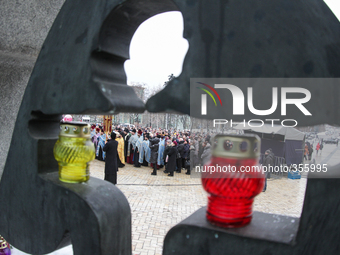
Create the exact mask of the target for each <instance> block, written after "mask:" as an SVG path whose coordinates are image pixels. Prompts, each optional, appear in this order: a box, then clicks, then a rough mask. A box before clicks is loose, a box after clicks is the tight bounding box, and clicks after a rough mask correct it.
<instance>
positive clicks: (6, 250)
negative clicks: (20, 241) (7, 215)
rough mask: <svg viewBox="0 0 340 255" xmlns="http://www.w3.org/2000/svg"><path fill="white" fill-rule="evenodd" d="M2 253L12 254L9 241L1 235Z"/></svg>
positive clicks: (5, 254)
mask: <svg viewBox="0 0 340 255" xmlns="http://www.w3.org/2000/svg"><path fill="white" fill-rule="evenodd" d="M0 255H11V249H10V246H9V243H7V242H6V240H5V239H4V238H3V237H2V236H0Z"/></svg>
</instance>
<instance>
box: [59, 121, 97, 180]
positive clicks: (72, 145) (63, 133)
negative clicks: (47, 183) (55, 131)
mask: <svg viewBox="0 0 340 255" xmlns="http://www.w3.org/2000/svg"><path fill="white" fill-rule="evenodd" d="M53 154H54V158H55V159H56V160H57V161H58V165H59V179H60V180H61V181H63V182H70V183H79V182H86V181H88V180H89V178H90V171H89V162H90V161H92V160H94V158H95V150H94V146H93V143H92V142H91V139H90V125H89V124H86V123H81V122H78V123H77V122H65V123H62V124H61V125H60V133H59V139H58V141H57V142H56V144H55V145H54V148H53Z"/></svg>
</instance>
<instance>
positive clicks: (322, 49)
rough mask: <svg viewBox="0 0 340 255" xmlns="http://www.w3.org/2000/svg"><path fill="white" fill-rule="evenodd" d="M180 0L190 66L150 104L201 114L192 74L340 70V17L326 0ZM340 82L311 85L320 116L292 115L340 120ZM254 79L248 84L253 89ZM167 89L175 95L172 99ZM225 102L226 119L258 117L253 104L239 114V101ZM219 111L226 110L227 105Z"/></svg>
mask: <svg viewBox="0 0 340 255" xmlns="http://www.w3.org/2000/svg"><path fill="white" fill-rule="evenodd" d="M176 3H177V4H178V6H179V9H180V11H181V12H182V13H183V17H184V37H185V38H186V39H187V40H188V42H189V50H188V53H187V55H186V58H185V61H184V64H183V72H182V74H181V75H180V76H179V77H177V78H175V79H173V80H172V81H171V82H170V83H169V84H168V86H167V87H166V88H165V89H164V90H163V91H161V92H160V93H158V94H157V95H155V96H153V97H152V98H150V99H149V100H148V102H147V104H146V107H147V109H148V111H151V112H152V111H154V112H159V111H177V112H184V113H187V114H189V113H191V115H194V117H200V115H199V107H198V108H197V109H198V110H197V112H195V109H191V112H190V105H189V103H190V102H189V100H188V98H189V95H190V88H189V83H190V78H260V77H261V78H334V77H340V61H339V58H340V23H339V21H338V20H337V18H336V17H335V16H334V14H333V13H332V12H331V10H330V9H329V8H328V7H327V5H326V4H325V3H324V2H323V1H322V0H309V1H294V0H275V1H272V0H264V1H242V2H240V1H237V0H228V1H222V0H221V1H214V2H211V1H176ZM273 86H274V85H273ZM338 86H339V82H338V81H337V82H336V83H334V84H333V86H331V87H327V88H325V89H324V90H321V89H320V87H315V86H307V87H308V89H309V90H310V92H311V94H312V99H311V101H312V103H311V106H310V107H309V109H310V110H311V112H313V117H312V118H308V119H304V120H301V119H300V118H299V117H298V116H297V117H295V116H294V115H295V112H291V113H290V114H291V115H293V116H292V118H295V119H297V120H298V122H299V125H301V126H304V125H316V124H323V123H328V124H336V125H339V124H340V116H339V112H338V111H337V108H338V103H337V101H338V98H339V96H340V94H339V91H338V88H337V87H338ZM246 87H247V86H243V87H240V88H241V89H242V90H243V93H244V94H245V95H246V93H245V91H246ZM179 91H180V92H179ZM257 91H260V92H259V93H258V94H257V95H255V94H254V96H255V97H256V98H255V99H254V100H256V99H259V101H261V99H263V98H269V99H271V90H270V89H266V90H261V88H259V89H258V90H257ZM164 97H166V98H168V99H169V100H167V101H166V102H164V100H163V98H164ZM224 103H226V104H225V105H223V109H224V112H223V114H224V116H225V117H224V118H225V119H234V120H237V121H242V120H243V119H246V120H247V119H253V118H254V116H253V115H251V114H249V113H247V112H246V113H245V115H241V116H235V115H234V116H233V115H232V112H231V111H230V109H231V101H230V102H224ZM224 103H223V104H224ZM259 108H260V106H259ZM219 112H220V113H221V114H222V110H219ZM268 117H269V116H268ZM270 117H271V118H276V119H277V118H280V117H281V116H279V115H275V114H273V115H271V116H270Z"/></svg>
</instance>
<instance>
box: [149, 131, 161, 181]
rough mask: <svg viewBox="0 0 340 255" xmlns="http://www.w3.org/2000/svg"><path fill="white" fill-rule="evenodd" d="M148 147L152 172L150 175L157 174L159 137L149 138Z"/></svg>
mask: <svg viewBox="0 0 340 255" xmlns="http://www.w3.org/2000/svg"><path fill="white" fill-rule="evenodd" d="M149 146H150V149H151V157H150V163H152V164H153V172H152V173H151V175H157V159H158V147H159V139H158V138H157V137H156V138H153V139H151V140H150V145H149Z"/></svg>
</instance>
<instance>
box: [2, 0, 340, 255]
mask: <svg viewBox="0 0 340 255" xmlns="http://www.w3.org/2000/svg"><path fill="white" fill-rule="evenodd" d="M175 3H176V4H175ZM176 10H179V11H181V12H182V13H183V16H184V23H185V34H184V37H185V38H187V39H188V40H189V43H190V49H189V52H188V54H187V56H186V59H185V62H184V68H183V74H182V75H181V76H180V77H179V78H177V79H174V80H173V81H172V82H170V83H169V85H168V86H167V87H166V88H165V89H164V90H163V91H162V92H160V93H159V94H157V95H156V96H154V97H153V98H151V99H150V100H149V101H148V103H147V109H148V110H150V111H177V112H182V113H189V102H188V100H187V99H188V96H189V84H188V83H189V79H190V77H339V74H340V67H339V63H340V62H339V61H338V59H339V56H340V50H339V45H340V33H339V32H340V26H339V22H338V21H337V20H336V18H335V17H334V15H333V14H332V13H331V11H330V10H329V9H328V8H327V7H326V5H325V4H324V2H323V1H321V0H310V1H294V0H278V1H272V0H264V1H251V0H249V1H244V2H242V4H240V1H238V0H229V1H228V0H226V1H223V0H221V1H215V2H212V1H203V0H201V1H192V0H187V1H181V0H176V1H170V0H164V1H158V0H144V1H138V0H129V1H125V2H123V3H122V2H121V1H118V0H103V1H95V0H82V1H80V0H76V1H75V0H68V1H66V2H65V4H64V5H63V7H62V9H61V11H60V13H59V15H58V16H57V18H56V20H55V22H54V24H53V26H52V28H51V30H50V32H49V34H48V36H47V38H46V40H45V42H44V44H43V47H42V49H41V52H40V54H39V57H38V60H37V62H36V65H35V67H34V70H33V72H32V75H31V78H30V80H29V83H28V86H27V88H26V92H25V94H24V98H23V101H22V104H21V107H20V110H19V113H18V117H17V121H16V124H15V128H14V134H15V135H14V136H13V139H12V141H11V146H10V150H9V153H8V157H7V161H6V165H5V169H4V173H3V176H2V179H1V183H0V196H1V197H2V198H5V199H3V200H2V202H1V203H0V211H1V217H0V229H1V232H2V235H3V236H4V237H5V239H6V240H7V241H8V242H9V243H11V244H13V245H14V246H15V247H17V248H19V249H21V250H23V251H25V252H29V253H34V254H43V253H47V252H51V251H53V250H55V249H57V248H59V247H62V246H64V245H66V244H68V243H69V242H70V240H72V243H73V249H74V253H75V254H81V255H84V254H98V255H99V254H131V218H130V217H131V216H130V208H129V205H128V203H127V200H126V198H125V197H124V195H123V194H122V193H121V192H120V191H119V190H118V189H117V188H116V187H115V186H113V185H112V184H109V183H107V182H104V181H101V180H98V179H96V178H91V180H90V181H89V182H87V183H86V184H75V185H71V184H65V183H61V182H60V181H59V180H58V173H57V172H58V166H57V163H56V161H55V160H54V158H53V154H52V151H53V145H54V143H55V141H56V139H57V136H58V132H59V120H60V118H61V117H60V115H61V114H63V113H71V114H81V113H88V114H98V113H102V114H104V113H107V114H112V113H116V112H143V111H144V105H143V103H142V101H141V100H139V99H138V98H137V97H136V95H135V93H134V92H133V90H132V89H131V88H129V87H128V86H126V85H125V84H126V76H125V73H124V69H123V63H124V61H125V60H126V59H128V58H129V54H128V49H129V45H130V41H131V38H132V35H133V34H134V32H135V30H136V29H137V28H138V26H139V25H140V24H141V23H142V22H143V21H145V20H146V19H147V18H149V17H152V16H153V15H156V14H158V13H162V12H166V11H176ZM311 89H313V92H312V93H316V92H317V89H319V88H311ZM334 89H335V93H332V95H333V96H335V97H338V90H337V89H336V88H334ZM165 95H166V96H165ZM265 95H266V94H265ZM265 95H264V96H265ZM164 98H167V101H164ZM327 99H328V98H327ZM327 99H326V98H324V97H320V99H319V101H318V102H320V103H324V107H325V108H326V109H328V111H329V112H328V113H327V115H326V116H327V120H328V121H329V122H328V123H330V124H331V123H336V124H339V123H340V122H339V116H338V114H339V113H338V111H337V107H335V106H334V105H332V104H331V102H334V101H328V100H327ZM329 102H330V103H329ZM315 107H318V105H316V106H315ZM320 114H324V112H323V111H321V112H320ZM320 114H318V115H317V116H314V118H313V121H311V122H309V123H306V122H305V123H303V122H302V123H300V124H301V125H304V124H318V123H321V122H324V118H321V115H320ZM226 117H227V116H226ZM247 117H248V116H245V118H247ZM319 117H320V118H319ZM311 187H312V188H311ZM313 187H314V188H315V191H322V192H323V193H321V195H322V197H321V195H320V194H314V193H313ZM326 187H328V188H331V189H327V188H326ZM336 187H339V181H338V180H331V181H327V180H313V181H311V182H309V183H308V187H307V193H306V203H305V205H304V213H303V217H302V218H301V220H300V222H301V225H300V229H299V230H298V231H299V232H298V233H299V234H298V235H297V239H296V243H297V244H298V246H297V247H299V248H297V249H296V250H295V251H294V252H300V253H302V254H311V253H310V252H318V251H320V249H321V248H319V247H317V244H318V243H319V244H320V247H323V246H325V245H330V248H329V251H330V252H333V251H336V250H338V248H337V246H336V240H338V239H339V238H338V234H337V232H336V231H334V229H333V228H332V227H333V226H337V223H336V221H330V222H327V221H326V219H327V218H330V217H332V216H333V215H334V216H335V218H336V216H337V215H339V212H338V208H339V199H338V198H337V197H336V195H337V194H336V193H337V189H336ZM333 191H335V192H334V193H335V194H334V193H332V192H333ZM310 195H316V196H317V195H319V196H320V198H319V199H316V200H313V201H312V200H311V199H310V198H309V196H310ZM325 196H327V197H328V199H327V200H324V197H325ZM315 208H317V209H318V210H317V211H316V212H315V211H312V210H314V209H315ZM333 213H334V214H333ZM304 215H306V216H304ZM195 217H196V216H195ZM200 217H201V218H202V216H200ZM264 217H265V216H264ZM319 217H320V218H321V219H322V222H321V223H320V224H319V225H315V224H314V223H315V222H320V221H317V220H318V219H319ZM194 224H196V223H195V222H194ZM311 224H314V225H311ZM197 227H200V226H195V229H196V228H197ZM205 228H207V229H205ZM185 231H186V230H185ZM209 231H211V230H209V228H208V227H207V226H203V227H202V226H201V229H200V232H197V233H199V234H200V235H201V236H199V238H201V239H200V240H201V241H202V242H201V244H200V246H199V247H201V248H202V247H203V246H202V245H204V244H206V245H208V246H207V247H203V248H202V250H200V249H201V248H196V247H193V245H195V243H194V242H192V243H188V244H187V245H186V246H183V245H182V246H179V245H181V242H179V243H174V242H173V240H171V238H177V237H176V230H174V231H171V232H170V234H169V236H168V237H167V238H166V240H165V254H168V253H169V252H172V250H175V251H178V250H179V247H181V248H183V250H186V251H188V253H187V254H209V252H211V254H212V253H213V252H215V251H216V253H217V254H218V252H221V251H222V250H223V249H224V247H225V243H224V242H218V243H216V242H215V241H214V242H213V241H212V239H211V237H209V238H210V239H209V238H208V235H210V232H209ZM213 231H217V230H213ZM218 231H220V230H218ZM319 231H320V232H319ZM222 232H223V231H222ZM181 233H184V232H183V231H182V230H181V229H180V231H179V232H178V234H179V235H181ZM207 233H208V234H207ZM223 233H224V234H222V236H223V241H225V242H226V243H228V242H229V243H230V242H232V241H235V242H238V243H237V244H236V245H235V244H233V246H234V247H235V248H234V251H237V253H238V254H241V253H242V252H246V253H247V252H248V251H253V250H252V248H255V247H258V246H261V247H262V248H261V249H259V250H258V252H263V253H265V252H267V253H268V254H270V252H274V250H275V251H277V250H281V249H282V252H281V253H282V254H284V251H290V248H287V247H286V246H285V245H286V244H284V245H283V244H274V243H270V245H269V246H270V247H269V248H268V249H269V250H268V251H267V250H266V249H265V246H266V245H268V244H269V242H271V241H272V240H271V241H263V240H262V241H258V240H255V239H252V238H244V237H235V236H233V237H230V236H229V234H225V232H223ZM327 233H329V234H328V236H327V238H324V239H322V241H320V240H319V241H318V240H316V237H318V236H319V235H320V234H321V235H326V234H327ZM227 236H228V238H227ZM302 236H304V239H302V238H300V237H302ZM205 237H207V238H205ZM227 239H228V241H226V240H227ZM175 240H177V239H175ZM332 242H333V243H332ZM243 243H249V245H248V244H247V245H243ZM210 244H212V245H221V246H220V247H219V248H216V249H215V248H214V249H212V248H211V247H212V246H210ZM169 245H170V246H171V249H170V250H168V249H169V247H170V246H169ZM301 245H310V248H309V247H307V248H306V246H304V247H305V248H303V247H302V246H301ZM334 245H335V246H334ZM229 248H230V249H232V248H231V247H229ZM168 251H169V252H168ZM230 251H231V252H233V250H230ZM196 252H198V253H196ZM176 254H180V253H176ZM296 254H297V253H296Z"/></svg>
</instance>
